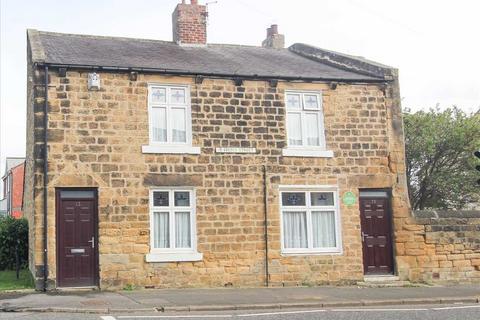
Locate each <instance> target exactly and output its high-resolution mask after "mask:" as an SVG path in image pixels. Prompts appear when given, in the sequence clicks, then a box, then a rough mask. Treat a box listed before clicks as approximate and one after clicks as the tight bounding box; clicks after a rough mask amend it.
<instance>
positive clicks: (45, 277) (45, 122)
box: [43, 65, 48, 291]
mask: <svg viewBox="0 0 480 320" xmlns="http://www.w3.org/2000/svg"><path fill="white" fill-rule="evenodd" d="M47 129H48V66H47V65H45V108H44V110H43V291H47V280H48V244H47V236H48V231H47V229H48V219H47V218H48V211H47V209H48V207H47V201H48V196H47V195H48V194H47V185H48V162H47V160H48V149H47V138H48V134H47Z"/></svg>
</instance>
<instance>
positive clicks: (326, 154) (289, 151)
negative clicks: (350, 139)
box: [282, 148, 333, 158]
mask: <svg viewBox="0 0 480 320" xmlns="http://www.w3.org/2000/svg"><path fill="white" fill-rule="evenodd" d="M282 155H283V156H284V157H310V158H333V151H332V150H323V149H313V148H310V149H308V148H296V149H294V148H286V149H283V150H282Z"/></svg>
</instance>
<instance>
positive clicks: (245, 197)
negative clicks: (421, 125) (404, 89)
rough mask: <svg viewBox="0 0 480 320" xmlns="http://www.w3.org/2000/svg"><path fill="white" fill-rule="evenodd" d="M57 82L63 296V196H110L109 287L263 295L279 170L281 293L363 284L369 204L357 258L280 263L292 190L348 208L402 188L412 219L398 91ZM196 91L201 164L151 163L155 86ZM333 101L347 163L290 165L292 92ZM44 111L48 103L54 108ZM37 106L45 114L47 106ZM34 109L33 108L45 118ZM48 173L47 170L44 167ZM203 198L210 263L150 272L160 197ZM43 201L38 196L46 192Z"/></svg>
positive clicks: (77, 77) (276, 250) (275, 281)
mask: <svg viewBox="0 0 480 320" xmlns="http://www.w3.org/2000/svg"><path fill="white" fill-rule="evenodd" d="M87 74H88V73H87V72H81V71H74V70H69V71H68V72H67V75H66V77H59V76H58V73H57V72H56V70H52V71H51V72H50V86H49V91H48V94H49V115H48V117H49V124H48V137H49V140H48V150H49V154H48V168H49V185H48V186H49V187H48V208H49V209H48V225H49V227H48V233H49V235H50V236H49V237H48V263H49V270H48V275H49V279H50V285H51V286H52V287H53V286H54V285H55V277H56V256H55V248H56V247H55V246H56V243H55V237H54V235H55V197H54V194H55V193H54V191H55V188H58V187H73V186H75V187H97V188H98V190H99V234H100V237H99V251H100V282H101V287H102V288H104V289H106V288H122V287H123V286H125V285H127V284H133V285H136V286H155V287H218V286H263V285H264V283H265V273H264V269H265V243H264V235H263V234H264V200H263V197H264V195H263V188H264V180H263V166H265V167H266V177H267V179H266V184H267V202H268V206H267V210H268V212H267V213H268V221H269V222H268V239H269V256H268V261H269V269H270V275H269V278H270V283H271V284H272V285H276V286H282V285H301V284H325V283H350V282H355V281H358V280H362V279H363V264H362V245H361V237H360V218H359V208H358V202H357V204H356V205H354V206H350V207H347V206H344V205H343V204H341V206H340V217H341V227H342V228H341V232H342V241H343V253H342V254H340V255H316V256H284V255H282V254H281V252H280V215H279V191H278V187H279V185H337V186H338V191H339V194H340V195H341V194H343V193H344V192H346V191H352V192H354V193H355V194H356V195H357V196H358V190H359V188H388V189H391V190H392V194H393V199H392V203H393V214H394V220H395V219H397V220H399V221H400V220H402V219H406V218H407V217H408V216H409V211H408V207H409V205H408V198H407V195H406V189H405V179H404V174H403V173H404V162H403V132H402V122H401V111H400V106H399V104H398V101H397V100H396V97H397V96H398V95H397V90H398V86H396V84H393V85H385V84H339V85H338V87H337V88H336V89H335V90H332V89H330V87H329V86H328V84H326V83H325V84H323V83H295V82H279V83H278V86H277V87H270V85H269V83H268V82H266V81H245V82H244V83H243V85H242V86H235V84H234V82H233V81H232V80H228V79H205V80H204V81H203V82H202V83H201V84H196V83H195V81H194V79H193V78H191V77H171V76H165V75H153V74H139V75H138V79H137V81H130V80H129V78H128V74H122V73H100V78H101V84H102V88H101V90H100V91H88V90H87ZM149 82H154V83H167V84H172V83H178V84H188V85H190V87H191V97H192V129H193V130H192V131H193V145H194V146H199V147H200V148H201V154H200V155H168V154H143V153H142V152H141V146H142V145H147V144H148V113H147V84H148V83H149ZM286 89H299V90H322V92H323V108H324V118H325V128H326V143H327V149H329V150H333V152H334V157H333V158H300V157H283V156H282V148H284V147H285V146H286V133H285V109H284V108H285V107H284V91H285V90H286ZM35 99H38V100H39V101H38V102H40V98H38V97H37V98H34V100H35ZM35 105H36V104H35V102H33V106H35ZM31 107H32V106H29V108H31ZM36 110H37V109H34V110H33V111H34V112H32V111H30V113H29V116H28V117H29V119H28V121H29V123H30V124H31V126H30V127H29V128H30V129H29V130H31V128H32V127H33V131H34V134H31V137H30V138H29V140H28V141H29V142H28V145H27V149H28V151H27V154H28V157H29V160H28V162H27V163H29V164H28V165H27V168H28V170H27V171H28V175H29V177H28V181H31V182H32V184H33V188H32V189H30V190H29V192H31V193H30V195H29V197H27V200H26V201H27V207H28V208H29V216H30V217H31V218H30V219H34V220H35V223H34V224H33V225H32V227H33V229H34V230H33V233H32V235H33V240H32V241H33V242H34V243H33V246H32V248H33V252H32V254H31V258H32V261H31V270H32V271H33V270H36V271H37V272H36V276H37V279H38V277H39V276H38V275H39V274H40V272H39V270H41V266H42V250H41V248H42V237H41V231H42V228H41V217H42V214H43V211H42V203H43V202H42V197H41V194H42V193H41V190H42V186H41V183H42V175H41V172H39V170H38V167H35V166H34V165H33V164H34V162H35V161H34V160H37V163H41V162H40V158H41V157H40V155H41V153H40V150H41V149H40V148H41V143H40V142H39V141H38V139H37V140H36V137H41V122H40V120H41V119H42V114H41V113H38V112H36ZM215 147H253V148H256V149H257V154H219V153H216V152H215ZM40 168H41V167H40ZM154 186H194V187H195V189H196V195H197V198H196V214H197V226H196V228H197V237H198V251H200V252H202V253H203V260H202V261H199V262H178V263H146V262H145V255H146V254H147V253H149V236H150V229H149V209H148V201H149V200H148V190H149V188H150V187H154ZM32 191H33V192H32Z"/></svg>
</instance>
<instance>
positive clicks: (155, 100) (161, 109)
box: [142, 84, 200, 154]
mask: <svg viewBox="0 0 480 320" xmlns="http://www.w3.org/2000/svg"><path fill="white" fill-rule="evenodd" d="M190 101H191V100H190V87H189V86H183V85H178V86H177V85H160V84H149V86H148V122H149V144H148V145H147V146H143V147H142V152H143V153H193V154H199V153H200V148H198V147H192V118H191V105H190Z"/></svg>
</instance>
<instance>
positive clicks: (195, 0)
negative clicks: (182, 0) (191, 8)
mask: <svg viewBox="0 0 480 320" xmlns="http://www.w3.org/2000/svg"><path fill="white" fill-rule="evenodd" d="M190 3H191V4H193V5H197V4H198V0H191V1H190Z"/></svg>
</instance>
